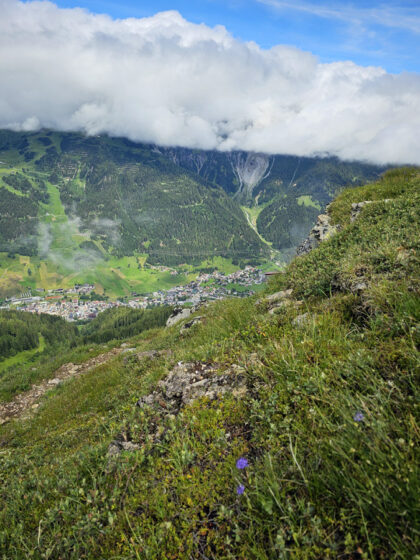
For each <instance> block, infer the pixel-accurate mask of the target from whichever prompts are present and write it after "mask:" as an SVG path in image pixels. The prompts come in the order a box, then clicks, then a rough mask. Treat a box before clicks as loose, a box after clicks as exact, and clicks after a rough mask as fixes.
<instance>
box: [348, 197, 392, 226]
mask: <svg viewBox="0 0 420 560" xmlns="http://www.w3.org/2000/svg"><path fill="white" fill-rule="evenodd" d="M391 200H392V199H390V198H385V199H383V200H380V201H375V200H363V201H362V202H353V204H352V205H351V216H350V222H354V221H355V220H357V218H358V217H359V214H360V212H361V211H362V208H364V207H365V206H367V205H368V204H373V203H374V202H390V201H391Z"/></svg>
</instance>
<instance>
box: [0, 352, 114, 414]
mask: <svg viewBox="0 0 420 560" xmlns="http://www.w3.org/2000/svg"><path fill="white" fill-rule="evenodd" d="M122 351H123V348H113V349H112V350H110V351H109V352H106V353H105V354H100V355H99V356H96V357H94V358H91V359H90V360H88V361H87V362H84V363H83V364H72V363H69V364H63V365H62V366H61V367H60V368H59V369H58V370H57V371H56V372H55V374H54V377H53V378H52V379H46V380H45V381H43V382H42V383H40V384H39V385H33V386H32V387H31V389H29V391H26V392H24V393H21V394H20V395H17V396H16V397H15V398H14V399H13V400H12V401H10V402H3V403H0V425H1V424H4V423H5V422H9V421H10V420H12V419H14V418H21V419H23V418H28V417H29V416H30V415H31V414H32V413H33V412H35V411H36V409H37V408H38V407H39V404H38V401H39V399H40V398H41V397H42V396H43V395H44V394H45V393H46V392H47V391H49V390H50V389H52V388H53V387H56V386H57V385H59V384H60V383H62V382H63V381H65V380H66V379H71V378H73V377H77V376H79V375H83V374H84V373H88V372H89V371H91V370H92V369H94V368H96V367H98V366H100V365H102V364H105V363H106V362H109V360H111V359H112V358H113V357H115V356H117V355H118V354H120V352H122Z"/></svg>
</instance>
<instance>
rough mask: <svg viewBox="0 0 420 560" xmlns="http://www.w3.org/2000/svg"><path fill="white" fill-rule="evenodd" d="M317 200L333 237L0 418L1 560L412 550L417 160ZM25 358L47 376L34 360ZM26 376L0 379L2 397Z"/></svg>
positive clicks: (352, 558)
mask: <svg viewBox="0 0 420 560" xmlns="http://www.w3.org/2000/svg"><path fill="white" fill-rule="evenodd" d="M364 201H370V204H365V205H364V206H363V207H359V209H360V212H359V213H358V215H357V216H356V217H355V219H353V220H351V214H352V204H355V203H360V202H364ZM329 214H330V221H331V225H332V226H335V231H336V233H335V234H332V235H331V236H330V237H329V239H328V240H327V241H324V242H322V243H321V244H320V245H319V246H318V248H316V249H314V250H312V251H311V252H310V253H309V254H307V255H305V256H302V257H298V258H296V259H294V260H293V262H292V263H291V264H290V265H289V266H288V268H287V269H286V270H285V272H284V274H280V275H278V276H277V277H276V279H275V280H274V281H273V282H272V283H271V284H270V285H269V286H268V287H267V291H266V293H265V294H264V295H263V296H262V297H261V295H260V296H259V299H257V298H256V297H254V298H245V299H242V300H225V301H221V302H218V303H216V304H212V305H210V306H208V307H205V308H202V309H200V310H198V311H197V313H196V316H195V318H196V319H197V321H196V324H195V326H192V327H190V328H189V329H185V328H181V327H183V326H185V325H183V323H178V324H176V325H174V326H172V327H170V328H162V329H152V330H148V331H145V332H143V333H142V334H141V335H138V336H135V337H133V338H131V339H129V340H127V341H126V342H124V345H123V348H121V341H119V342H118V348H116V349H115V352H116V354H115V356H114V358H113V359H112V360H111V361H108V362H107V363H102V365H100V366H98V367H97V368H96V369H94V370H91V371H89V372H88V373H85V374H84V375H80V376H78V377H74V378H73V379H68V380H67V381H65V382H63V383H62V384H61V385H59V386H58V387H57V388H54V389H52V390H51V391H50V393H49V394H48V395H46V396H45V398H44V399H43V400H42V401H40V403H39V405H40V406H39V407H38V408H36V409H35V410H34V411H32V414H31V417H30V418H27V419H26V420H24V419H22V420H15V421H12V422H9V423H6V424H4V425H3V426H1V427H0V445H1V453H0V469H1V477H0V481H1V482H0V484H1V490H0V491H1V496H2V503H3V508H2V510H1V512H0V556H2V557H4V558H7V559H8V560H9V559H11V560H12V559H16V560H17V559H21V558H31V557H33V558H40V559H41V558H49V559H50V560H59V559H61V558H66V560H79V559H83V558H86V559H88V558H89V559H96V558H97V559H103V558H107V559H108V558H109V559H111V558H121V559H122V558H124V559H125V560H130V559H133V560H134V559H138V558H142V559H145V560H149V559H150V560H156V559H159V560H164V559H165V560H167V559H169V558H179V559H185V560H189V559H191V558H208V559H212V560H216V559H217V560H219V559H222V558H223V559H227V560H236V559H246V560H254V559H255V560H256V559H258V560H266V559H267V560H272V559H273V560H274V559H278V558H293V559H296V560H318V559H320V558H322V559H330V560H333V559H337V558H343V559H347V560H364V559H371V558H372V559H376V558H378V559H381V558H383V559H387V560H388V559H389V560H401V559H412V558H415V557H416V554H417V553H418V550H419V546H420V540H419V530H418V529H419V526H418V520H419V518H420V516H419V503H418V495H419V478H420V477H419V467H418V466H419V460H418V459H419V453H418V450H419V448H420V445H419V444H420V438H419V433H420V430H419V410H418V373H419V365H420V360H419V345H420V339H419V320H420V305H419V291H420V284H419V277H420V275H419V272H420V270H419V235H418V234H419V229H420V224H419V216H420V175H419V170H418V169H401V170H395V171H390V172H387V173H386V174H385V176H384V177H383V178H382V179H381V180H380V181H379V182H377V183H375V184H369V185H367V186H363V187H358V188H354V189H349V190H346V191H344V192H343V193H341V194H340V195H339V196H338V198H337V199H336V200H335V201H334V202H333V203H332V204H331V205H330V207H329ZM354 215H355V213H354V212H353V216H354ZM338 225H340V228H338V227H337V226H338ZM118 313H120V312H118ZM197 316H199V317H200V318H198V317H197ZM115 318H116V319H117V321H119V320H120V319H122V318H121V317H115ZM105 319H106V321H105V322H104V325H103V326H104V327H106V325H108V324H111V325H115V323H114V322H113V320H114V318H113V317H111V316H109V317H108V318H105ZM189 320H190V318H188V321H189ZM99 327H100V329H101V326H100V325H99ZM114 344H115V342H114ZM110 345H111V343H108V346H106V345H105V346H104V345H103V344H99V345H97V344H95V343H94V342H92V343H91V345H90V346H88V347H84V346H82V347H80V348H75V349H73V350H72V351H70V350H68V351H65V350H64V349H63V351H62V352H61V353H60V356H56V357H55V361H54V364H55V366H56V367H57V368H58V367H60V366H61V365H62V364H64V363H66V362H73V363H75V362H76V363H79V362H83V360H88V359H89V358H90V357H91V356H92V355H95V354H96V353H100V352H105V350H109V348H110V347H111V346H110ZM117 353H118V355H117ZM33 367H35V368H36V372H37V375H38V379H52V378H54V375H55V372H54V370H53V369H52V365H51V363H50V362H49V361H48V356H44V357H40V358H39V362H38V363H36V364H33ZM6 374H7V372H6ZM31 374H32V372H31V371H28V370H23V373H20V372H19V371H15V372H14V376H13V377H10V376H9V377H8V383H9V386H8V394H9V397H8V399H9V400H10V399H13V398H14V397H13V395H15V394H16V391H18V390H19V389H18V387H16V386H15V387H13V386H12V384H13V382H14V380H18V379H20V383H22V376H27V377H29V376H30V375H31ZM19 376H20V377H19ZM1 383H2V378H1V377H0V389H1ZM15 383H17V381H15Z"/></svg>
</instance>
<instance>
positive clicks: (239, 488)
mask: <svg viewBox="0 0 420 560" xmlns="http://www.w3.org/2000/svg"><path fill="white" fill-rule="evenodd" d="M244 492H245V486H244V485H243V484H240V485H239V486H238V487H237V488H236V493H237V494H238V496H242V494H243V493H244Z"/></svg>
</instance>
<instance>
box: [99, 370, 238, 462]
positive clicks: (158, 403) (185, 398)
mask: <svg viewBox="0 0 420 560" xmlns="http://www.w3.org/2000/svg"><path fill="white" fill-rule="evenodd" d="M246 392H247V386H246V378H245V369H244V368H242V367H240V366H238V365H236V364H233V365H232V366H230V367H229V368H228V369H226V370H225V371H223V372H220V371H219V369H218V366H217V364H209V363H205V362H186V363H183V362H178V364H177V365H176V366H175V367H174V368H173V369H172V371H171V372H170V373H169V375H168V376H167V378H166V379H164V380H163V381H161V382H160V383H159V384H158V388H157V390H156V391H153V393H150V394H149V395H145V396H144V397H141V398H140V399H139V400H138V401H137V402H136V406H137V407H140V408H142V409H147V408H152V409H153V410H154V421H153V427H150V426H149V429H150V428H151V431H150V432H149V434H148V441H152V442H153V443H157V442H158V441H159V440H160V439H161V438H162V437H164V435H165V428H164V427H163V426H164V424H165V418H175V417H176V415H177V414H178V413H179V412H180V411H181V410H182V408H183V407H184V406H186V405H188V404H190V403H192V402H194V401H195V400H196V399H199V398H207V399H210V400H214V399H216V398H218V397H220V396H222V395H224V394H226V393H231V394H232V395H234V396H236V397H238V398H241V397H243V396H244V395H245V394H246ZM141 447H142V445H141V443H138V442H134V441H132V436H131V434H130V430H129V429H128V430H127V431H124V432H123V433H120V434H119V435H118V436H117V437H116V438H115V439H114V440H113V441H112V442H111V443H110V444H109V446H108V458H109V462H108V468H111V467H112V464H113V463H114V460H115V458H116V457H118V455H120V454H121V452H122V451H136V450H138V449H141Z"/></svg>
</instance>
